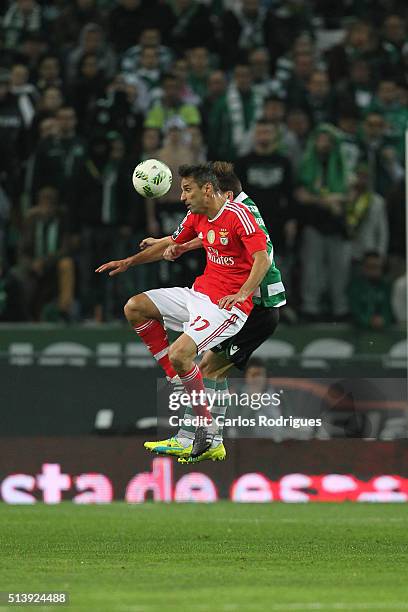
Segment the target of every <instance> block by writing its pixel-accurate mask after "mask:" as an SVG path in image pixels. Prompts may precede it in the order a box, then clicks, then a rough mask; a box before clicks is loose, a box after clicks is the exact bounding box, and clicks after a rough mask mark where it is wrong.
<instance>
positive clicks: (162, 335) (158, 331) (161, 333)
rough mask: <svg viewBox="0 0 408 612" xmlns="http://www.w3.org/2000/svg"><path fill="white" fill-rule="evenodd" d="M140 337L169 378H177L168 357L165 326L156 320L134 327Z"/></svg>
mask: <svg viewBox="0 0 408 612" xmlns="http://www.w3.org/2000/svg"><path fill="white" fill-rule="evenodd" d="M133 329H134V330H135V332H136V333H137V334H138V336H139V337H140V338H141V339H142V340H143V342H144V343H145V345H146V346H147V348H148V349H149V351H150V352H151V354H152V355H153V357H154V358H155V359H156V361H157V362H158V363H159V364H160V365H161V367H162V368H163V370H164V371H165V373H166V375H167V376H168V377H169V378H174V376H177V372H176V370H175V369H174V368H173V366H172V365H171V363H170V359H169V356H168V350H169V340H168V338H167V333H166V330H165V329H164V327H163V325H162V324H161V323H159V322H158V321H155V320H154V319H150V320H149V321H147V322H146V323H142V324H141V325H135V326H134V327H133Z"/></svg>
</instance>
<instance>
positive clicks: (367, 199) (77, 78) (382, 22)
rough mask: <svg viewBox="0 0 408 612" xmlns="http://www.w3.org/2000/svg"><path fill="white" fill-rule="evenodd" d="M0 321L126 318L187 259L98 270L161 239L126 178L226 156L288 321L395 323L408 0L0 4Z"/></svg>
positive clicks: (170, 212)
mask: <svg viewBox="0 0 408 612" xmlns="http://www.w3.org/2000/svg"><path fill="white" fill-rule="evenodd" d="M0 14H1V42H0V45H1V49H0V159H1V162H0V163H1V165H0V320H2V321H67V322H69V321H78V320H80V321H81V320H92V321H109V320H113V319H122V316H123V315H122V305H123V304H124V303H125V302H126V300H127V298H128V296H129V295H131V294H134V293H137V292H138V291H141V290H143V289H149V288H152V287H157V286H165V285H176V284H180V283H181V284H182V285H183V286H185V285H187V284H189V283H190V282H191V281H192V279H193V278H194V276H195V275H196V272H197V270H198V268H199V266H201V265H202V259H201V257H200V254H198V255H196V256H194V257H193V256H185V258H184V259H183V258H181V259H180V260H178V261H177V262H174V263H169V262H160V263H158V264H151V265H150V266H144V267H140V268H136V269H132V270H131V271H129V273H128V274H126V275H123V276H120V277H117V278H116V279H114V280H112V279H110V278H109V277H103V276H102V275H96V274H94V269H95V268H96V267H97V265H100V264H101V263H103V262H104V261H108V260H110V259H118V258H121V257H124V256H126V255H128V254H130V253H132V252H135V251H136V250H137V249H138V244H139V242H140V240H141V239H142V238H143V237H145V236H148V235H151V236H160V235H163V234H169V233H170V232H171V231H172V230H173V229H174V228H175V227H176V226H177V224H178V222H179V221H180V220H181V219H182V218H183V216H184V210H183V205H182V204H181V203H180V202H179V201H178V197H179V187H178V181H177V180H175V181H174V183H173V187H172V188H171V190H170V191H169V193H168V194H167V195H166V196H165V197H164V198H162V199H161V200H158V201H153V200H143V199H142V198H140V197H139V196H138V195H137V194H136V193H135V191H134V190H133V187H132V184H131V173H132V170H133V168H134V166H135V165H136V164H137V163H138V162H139V161H140V160H143V159H148V158H152V157H154V158H158V159H161V160H162V161H164V162H165V163H166V164H168V165H169V167H170V168H171V170H172V171H173V173H174V175H175V176H177V167H178V166H179V165H180V164H189V163H195V162H202V161H205V160H214V159H222V160H230V161H233V162H234V164H235V168H236V172H237V174H238V175H239V177H240V178H241V181H242V184H243V188H244V190H245V191H246V192H247V193H248V194H249V195H250V196H251V197H252V198H253V199H254V200H255V202H256V203H257V205H258V207H259V208H260V210H261V212H262V214H263V216H264V219H265V221H266V223H267V225H268V227H269V230H270V233H271V236H272V240H273V242H274V247H275V256H276V261H277V264H278V265H279V267H280V268H281V270H282V273H283V280H284V283H285V285H286V288H287V293H288V306H287V307H286V309H284V312H283V317H284V318H285V319H286V320H287V321H288V322H291V321H296V320H299V319H300V320H306V321H322V320H324V321H328V320H330V321H348V320H350V321H354V322H355V323H356V324H357V325H359V326H363V327H368V328H373V329H381V328H385V327H387V326H388V325H389V324H391V323H392V322H402V321H403V320H404V319H405V311H406V308H405V305H404V299H405V295H406V289H405V288H406V279H405V256H406V253H405V202H404V175H405V172H404V137H405V129H406V126H407V120H408V36H407V26H408V21H407V17H408V8H407V4H406V1H405V0H338V1H337V2H335V3H333V2H327V1H325V0H309V1H307V0H264V1H262V0H242V1H241V2H240V1H239V0H205V1H204V0H203V1H202V2H200V1H198V0H167V1H166V0H117V1H114V0H75V1H74V0H71V1H68V0H56V1H54V2H46V1H43V2H42V1H41V0H14V1H11V2H4V1H3V2H1V3H0Z"/></svg>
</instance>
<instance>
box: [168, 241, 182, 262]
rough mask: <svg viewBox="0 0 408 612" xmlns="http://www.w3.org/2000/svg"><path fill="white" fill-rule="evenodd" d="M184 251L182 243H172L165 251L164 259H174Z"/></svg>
mask: <svg viewBox="0 0 408 612" xmlns="http://www.w3.org/2000/svg"><path fill="white" fill-rule="evenodd" d="M183 253H184V248H183V245H182V244H170V245H169V246H168V247H167V249H166V250H165V251H164V253H163V259H166V260H167V261H174V260H175V259H177V258H178V257H180V255H182V254H183Z"/></svg>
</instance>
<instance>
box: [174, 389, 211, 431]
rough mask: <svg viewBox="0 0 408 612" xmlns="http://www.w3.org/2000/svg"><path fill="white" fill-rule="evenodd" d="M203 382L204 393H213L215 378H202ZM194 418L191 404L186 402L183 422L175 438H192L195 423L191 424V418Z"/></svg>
mask: <svg viewBox="0 0 408 612" xmlns="http://www.w3.org/2000/svg"><path fill="white" fill-rule="evenodd" d="M203 382H204V388H205V392H206V394H207V395H213V394H214V393H215V385H216V382H215V380H210V379H208V378H204V381H203ZM194 418H195V414H194V411H193V407H192V406H191V404H188V406H186V409H185V411H184V416H183V423H182V425H181V427H180V429H179V430H178V432H177V435H176V437H177V438H189V439H190V440H194V436H195V431H196V427H195V425H191V423H192V419H194Z"/></svg>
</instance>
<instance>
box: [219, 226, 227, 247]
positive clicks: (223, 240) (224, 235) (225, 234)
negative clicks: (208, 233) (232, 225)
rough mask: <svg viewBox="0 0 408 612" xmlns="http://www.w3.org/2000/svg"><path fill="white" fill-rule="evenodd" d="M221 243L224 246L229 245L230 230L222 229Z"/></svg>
mask: <svg viewBox="0 0 408 612" xmlns="http://www.w3.org/2000/svg"><path fill="white" fill-rule="evenodd" d="M220 242H221V244H223V245H224V246H226V245H227V244H228V230H226V229H220Z"/></svg>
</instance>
